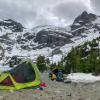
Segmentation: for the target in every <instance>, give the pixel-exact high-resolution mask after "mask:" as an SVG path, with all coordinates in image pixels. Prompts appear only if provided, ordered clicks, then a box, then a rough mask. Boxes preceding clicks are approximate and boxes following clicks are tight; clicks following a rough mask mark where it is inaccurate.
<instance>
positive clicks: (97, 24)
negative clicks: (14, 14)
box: [0, 11, 100, 62]
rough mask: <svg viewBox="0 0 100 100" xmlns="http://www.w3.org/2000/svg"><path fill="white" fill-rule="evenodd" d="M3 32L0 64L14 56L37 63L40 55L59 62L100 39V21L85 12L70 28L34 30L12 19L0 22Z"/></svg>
mask: <svg viewBox="0 0 100 100" xmlns="http://www.w3.org/2000/svg"><path fill="white" fill-rule="evenodd" d="M0 29H1V30H0V32H1V33H0V54H1V56H0V59H1V62H2V61H3V62H5V61H6V60H7V59H8V58H9V57H12V56H19V57H24V58H27V57H28V58H31V59H33V60H36V58H37V56H39V55H44V56H46V57H49V58H50V59H53V58H52V57H51V56H52V55H55V56H56V61H57V60H58V61H59V59H61V56H65V55H66V54H67V53H68V52H69V51H70V49H71V48H72V46H77V45H79V44H82V43H84V42H86V41H91V40H92V39H94V38H96V37H99V36H100V17H99V16H96V15H94V14H91V13H90V14H88V13H87V12H86V11H85V12H83V13H82V14H81V15H80V16H78V17H77V18H76V19H75V21H74V22H73V24H72V25H70V26H68V27H64V28H61V27H56V26H52V25H45V26H37V27H34V28H33V29H31V30H29V29H25V28H24V27H23V26H22V25H21V24H20V23H18V22H15V21H13V20H11V19H9V20H0ZM55 56H54V58H55ZM57 58H58V59H57ZM56 61H55V62H56Z"/></svg>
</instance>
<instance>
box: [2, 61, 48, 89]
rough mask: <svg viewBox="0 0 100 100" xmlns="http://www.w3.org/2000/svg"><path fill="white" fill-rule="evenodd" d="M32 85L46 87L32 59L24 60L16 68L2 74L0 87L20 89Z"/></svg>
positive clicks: (40, 87) (35, 87)
mask: <svg viewBox="0 0 100 100" xmlns="http://www.w3.org/2000/svg"><path fill="white" fill-rule="evenodd" d="M30 87H32V88H34V89H37V88H39V89H42V88H43V87H46V84H45V83H43V82H42V80H41V77H40V72H39V70H38V68H37V66H36V65H35V64H33V63H32V61H30V60H27V61H22V62H21V63H20V64H19V65H18V66H16V67H15V68H13V69H11V70H9V71H5V72H3V73H1V74H0V89H5V90H19V89H23V88H30Z"/></svg>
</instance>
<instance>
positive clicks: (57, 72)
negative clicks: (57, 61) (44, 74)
mask: <svg viewBox="0 0 100 100" xmlns="http://www.w3.org/2000/svg"><path fill="white" fill-rule="evenodd" d="M64 73H65V71H64V70H63V69H54V70H52V71H51V72H50V73H49V78H50V79H51V80H52V81H53V80H56V81H58V82H63V81H64V77H63V74H64Z"/></svg>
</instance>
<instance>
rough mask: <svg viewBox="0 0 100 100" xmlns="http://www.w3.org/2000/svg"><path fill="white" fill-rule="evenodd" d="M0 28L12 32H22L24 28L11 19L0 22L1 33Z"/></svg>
mask: <svg viewBox="0 0 100 100" xmlns="http://www.w3.org/2000/svg"><path fill="white" fill-rule="evenodd" d="M2 28H4V29H9V30H11V31H12V32H23V29H24V27H23V26H22V25H21V24H20V23H18V22H15V21H13V20H12V19H8V20H3V21H0V30H1V31H2Z"/></svg>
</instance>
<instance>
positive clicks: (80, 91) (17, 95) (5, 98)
mask: <svg viewBox="0 0 100 100" xmlns="http://www.w3.org/2000/svg"><path fill="white" fill-rule="evenodd" d="M42 78H43V81H44V82H45V83H46V84H47V87H46V88H44V89H43V90H42V91H41V92H39V93H36V92H35V91H34V90H33V89H22V90H19V91H12V90H8V91H6V90H0V100H100V82H96V83H86V84H85V83H69V84H65V83H62V82H56V81H51V80H49V79H48V75H47V73H43V74H42Z"/></svg>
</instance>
